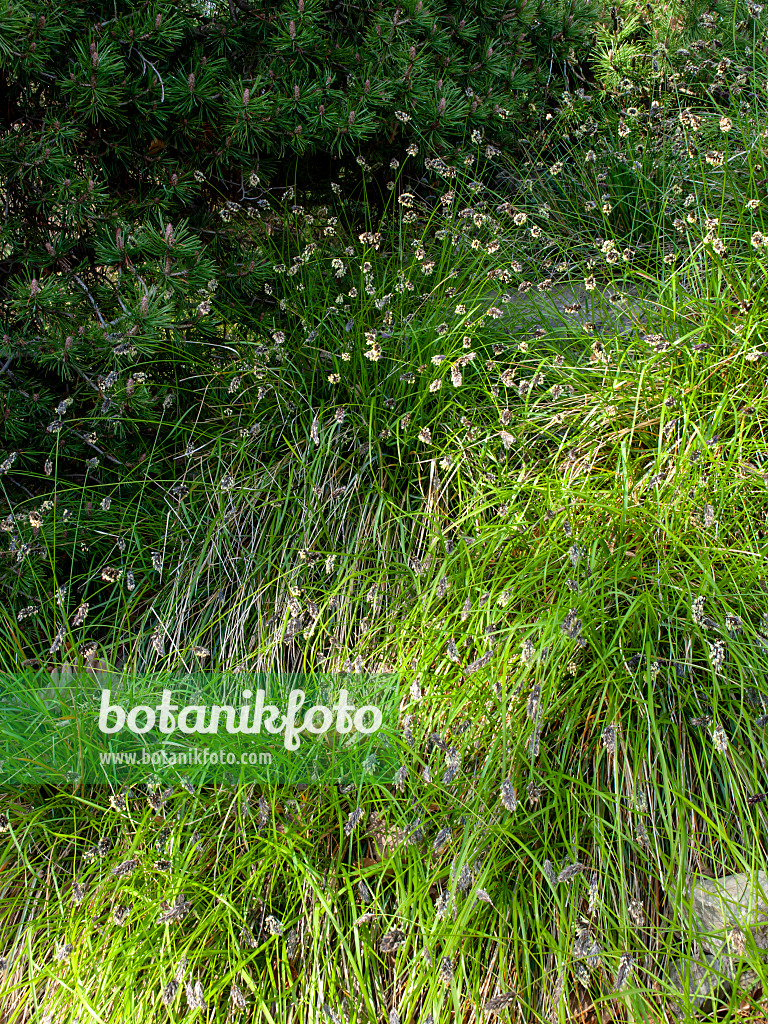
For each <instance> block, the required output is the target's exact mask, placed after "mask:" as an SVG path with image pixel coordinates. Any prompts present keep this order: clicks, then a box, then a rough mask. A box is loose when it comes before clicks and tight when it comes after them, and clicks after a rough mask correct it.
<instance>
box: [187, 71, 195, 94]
mask: <svg viewBox="0 0 768 1024" xmlns="http://www.w3.org/2000/svg"><path fill="white" fill-rule="evenodd" d="M187 85H188V86H189V91H190V92H194V91H195V73H194V71H190V73H189V78H188V79H187Z"/></svg>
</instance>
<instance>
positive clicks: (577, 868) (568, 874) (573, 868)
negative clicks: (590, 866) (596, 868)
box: [557, 861, 586, 882]
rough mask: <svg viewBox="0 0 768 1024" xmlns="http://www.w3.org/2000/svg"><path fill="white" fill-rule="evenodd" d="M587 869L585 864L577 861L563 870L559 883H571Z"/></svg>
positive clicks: (558, 879) (559, 876) (558, 878)
mask: <svg viewBox="0 0 768 1024" xmlns="http://www.w3.org/2000/svg"><path fill="white" fill-rule="evenodd" d="M585 868H586V865H585V864H580V863H579V862H578V861H576V863H575V864H569V865H568V867H565V868H563V870H562V871H561V872H560V874H559V875H558V876H557V881H558V882H570V881H571V880H572V879H574V878H575V877H576V876H577V875H580V874H581V873H582V871H584V870H585Z"/></svg>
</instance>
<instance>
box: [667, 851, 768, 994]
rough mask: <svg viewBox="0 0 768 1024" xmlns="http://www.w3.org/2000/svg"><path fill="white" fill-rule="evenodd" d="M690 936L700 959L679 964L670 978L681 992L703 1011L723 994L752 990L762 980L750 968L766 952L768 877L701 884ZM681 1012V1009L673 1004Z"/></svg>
mask: <svg viewBox="0 0 768 1024" xmlns="http://www.w3.org/2000/svg"><path fill="white" fill-rule="evenodd" d="M690 909H691V916H692V920H693V935H692V936H691V937H692V938H693V939H694V941H695V943H696V948H697V949H699V950H700V952H699V953H697V954H696V955H694V956H692V957H691V958H690V960H682V959H681V960H678V961H676V962H675V963H674V964H673V965H672V968H671V969H670V973H669V978H670V981H671V982H672V984H673V985H674V986H675V988H676V989H677V990H678V991H679V992H685V991H687V992H688V993H689V994H690V997H691V1002H692V1004H693V1005H694V1006H695V1007H696V1008H697V1009H702V1008H704V1007H705V1005H706V1004H707V1003H709V1002H710V1001H711V1000H712V998H713V997H714V996H716V995H717V994H719V993H722V994H723V995H727V994H728V992H730V991H731V989H732V987H733V984H734V983H736V984H737V986H738V988H739V989H740V990H749V989H751V988H754V987H755V985H757V984H759V982H760V975H759V974H758V973H757V972H756V971H755V970H754V969H753V967H752V966H750V964H751V963H754V962H755V960H756V959H758V958H760V959H762V957H761V950H766V951H768V874H766V872H764V871H757V872H754V873H753V874H752V875H751V876H750V875H748V874H734V875H725V876H724V877H723V878H705V879H699V880H698V881H697V882H696V884H695V885H694V887H693V891H692V893H691V897H690ZM673 1008H675V1009H676V1010H677V1011H678V1012H682V1005H681V1004H680V1003H678V1002H677V1001H676V1000H675V1001H673Z"/></svg>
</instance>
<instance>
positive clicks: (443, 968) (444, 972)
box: [440, 956, 453, 985]
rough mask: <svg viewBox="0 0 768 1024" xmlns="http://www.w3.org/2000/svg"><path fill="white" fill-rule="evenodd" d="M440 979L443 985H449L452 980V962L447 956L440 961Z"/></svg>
mask: <svg viewBox="0 0 768 1024" xmlns="http://www.w3.org/2000/svg"><path fill="white" fill-rule="evenodd" d="M440 980H441V981H442V983H443V984H444V985H450V984H451V982H452V981H453V964H452V962H451V958H450V957H448V956H444V957H443V958H442V960H441V961H440Z"/></svg>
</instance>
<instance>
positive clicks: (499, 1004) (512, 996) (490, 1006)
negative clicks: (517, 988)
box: [483, 992, 519, 1014]
mask: <svg viewBox="0 0 768 1024" xmlns="http://www.w3.org/2000/svg"><path fill="white" fill-rule="evenodd" d="M518 1005H519V1000H518V996H517V993H516V992H502V994H501V995H498V996H494V997H493V999H489V1000H488V1002H487V1003H486V1004H485V1006H484V1007H483V1009H484V1010H485V1012H486V1013H487V1014H495V1013H501V1011H502V1010H508V1009H509V1008H510V1007H512V1006H518Z"/></svg>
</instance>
